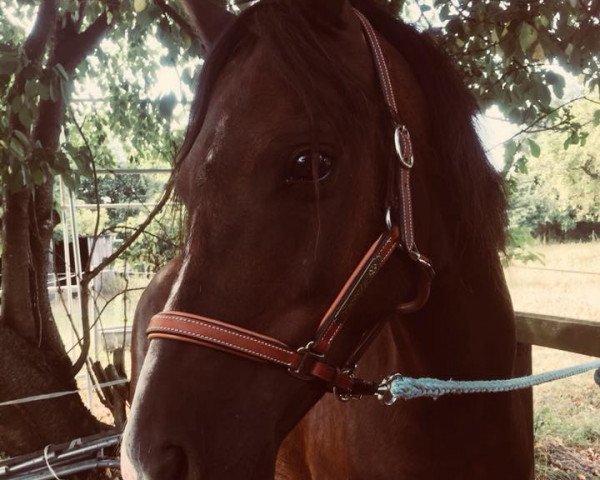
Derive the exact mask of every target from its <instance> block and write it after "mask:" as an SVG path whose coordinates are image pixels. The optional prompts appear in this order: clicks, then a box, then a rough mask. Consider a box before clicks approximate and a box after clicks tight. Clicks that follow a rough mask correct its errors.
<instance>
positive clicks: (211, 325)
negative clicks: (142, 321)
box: [158, 313, 291, 353]
mask: <svg viewBox="0 0 600 480" xmlns="http://www.w3.org/2000/svg"><path fill="white" fill-rule="evenodd" d="M158 317H166V318H171V319H174V320H179V321H181V322H186V323H190V324H194V323H200V324H202V325H204V326H206V327H208V328H212V329H213V330H218V331H220V332H224V333H229V334H232V335H235V336H237V337H240V338H244V339H246V340H250V341H251V342H254V343H258V344H260V345H265V346H267V347H270V348H273V349H275V350H279V351H280V352H283V353H291V350H286V349H285V348H282V347H279V346H277V345H274V344H272V343H269V342H266V341H264V340H259V339H258V338H255V337H251V336H249V335H244V334H241V333H239V332H236V331H235V330H233V329H232V330H229V329H226V328H223V327H217V326H216V325H213V324H212V323H209V322H206V321H203V320H200V319H191V318H186V317H181V316H179V315H172V314H169V313H161V314H159V315H158ZM159 328H162V327H159Z"/></svg>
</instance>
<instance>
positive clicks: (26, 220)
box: [0, 0, 108, 455]
mask: <svg viewBox="0 0 600 480" xmlns="http://www.w3.org/2000/svg"><path fill="white" fill-rule="evenodd" d="M57 12H58V6H57V0H41V2H40V8H39V9H38V14H37V18H36V23H35V25H34V28H33V30H32V32H31V34H30V36H29V37H28V39H27V41H26V42H25V45H24V47H25V51H26V52H27V54H28V59H29V61H31V62H35V63H38V64H39V63H40V61H41V59H43V58H44V54H45V52H47V51H48V50H49V52H50V55H48V58H50V60H49V61H48V64H47V65H46V67H48V68H52V67H53V66H54V65H56V64H58V63H60V64H61V65H62V66H63V67H64V69H65V71H66V72H67V73H68V74H69V75H71V74H72V73H73V72H74V70H75V68H76V67H77V66H78V65H79V63H80V62H81V61H82V60H83V59H85V57H86V56H87V55H88V54H89V53H90V52H91V51H92V50H93V49H94V48H95V47H96V45H97V44H98V42H99V41H100V39H101V38H102V37H103V36H104V34H105V33H106V31H107V29H108V24H107V23H106V15H105V14H102V15H100V17H98V18H97V19H96V21H94V22H93V23H92V24H91V25H90V26H89V27H88V28H87V29H86V30H85V31H83V32H79V28H80V26H81V22H79V23H77V24H76V23H75V22H73V21H72V19H71V18H70V17H69V16H67V17H66V19H65V21H63V22H61V21H57V20H58V18H57V16H58V13H57ZM55 29H56V31H55ZM53 38H54V41H52V39H53ZM49 47H52V48H50V49H49ZM24 83H25V82H24V80H23V79H22V78H19V77H17V78H16V79H15V82H14V94H15V95H18V94H20V93H21V92H22V89H23V87H24ZM19 90H21V91H19ZM67 101H68V99H65V98H63V97H62V95H61V96H60V98H59V99H57V100H56V101H54V102H53V101H51V100H46V101H41V102H40V104H39V108H38V117H37V118H38V120H37V122H36V124H35V128H34V129H33V132H29V131H28V130H27V129H26V128H24V126H23V125H21V124H20V123H19V120H18V118H16V117H15V116H13V117H12V118H11V127H12V128H13V129H14V130H19V131H21V132H23V133H24V134H26V135H27V136H29V137H30V138H31V140H32V143H34V142H36V141H39V142H40V144H41V145H42V147H43V148H45V149H46V150H47V151H48V152H50V153H55V152H56V151H57V148H58V146H59V139H60V133H61V128H62V124H63V122H64V115H65V110H66V102H67ZM53 187H54V180H53V178H51V177H50V178H48V179H47V180H46V181H45V182H44V183H43V184H41V185H38V186H36V187H35V188H34V189H28V188H23V189H21V190H19V191H16V192H9V191H8V190H7V189H5V191H6V193H5V195H4V221H3V231H2V239H3V243H4V251H3V258H2V309H1V311H0V372H2V374H1V375H0V401H10V400H13V399H19V398H23V397H29V396H33V395H40V394H46V393H53V392H60V391H69V390H74V389H76V388H77V386H76V383H75V379H74V372H73V370H72V365H71V362H70V360H69V357H68V356H67V354H66V352H65V348H64V344H63V342H62V340H61V338H60V334H59V332H58V329H57V327H56V324H55V322H54V318H53V315H52V310H51V306H50V299H49V296H48V288H47V279H48V264H49V250H50V242H51V239H52V232H53V229H54V226H55V224H56V218H55V215H54V211H53ZM106 427H107V426H106V425H103V424H101V423H100V422H98V421H97V420H96V418H95V417H94V416H93V415H92V414H91V413H90V412H89V411H88V410H87V408H86V407H85V406H84V405H83V403H82V401H81V398H80V397H79V395H76V394H73V395H67V396H63V397H59V398H56V399H51V400H43V401H34V402H28V403H22V404H17V405H11V406H5V407H0V451H3V452H6V453H8V454H9V455H18V454H22V453H28V452H31V451H35V450H39V449H40V448H43V447H44V446H45V445H47V444H49V443H62V442H65V441H68V440H70V439H73V438H77V437H81V436H86V435H90V434H92V433H95V432H98V431H100V430H102V429H103V428H106Z"/></svg>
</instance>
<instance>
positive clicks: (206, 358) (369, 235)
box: [123, 0, 500, 480]
mask: <svg viewBox="0 0 600 480" xmlns="http://www.w3.org/2000/svg"><path fill="white" fill-rule="evenodd" d="M355 6H358V7H360V8H361V9H367V10H369V11H374V10H373V7H372V6H369V5H368V3H365V2H359V1H353V2H352V3H350V2H349V1H348V0H328V1H327V2H323V1H321V0H263V1H262V2H260V3H259V4H258V5H256V6H253V7H251V8H249V9H247V10H246V11H245V12H244V13H242V14H241V15H239V16H238V17H237V18H232V17H233V16H232V15H231V14H229V13H227V12H225V11H224V10H221V9H219V8H218V7H215V6H214V5H212V4H211V3H210V2H209V1H208V0H198V1H197V2H193V1H192V0H189V1H188V2H187V7H188V11H189V12H190V14H191V16H192V17H193V19H194V20H195V22H196V24H197V26H198V30H199V32H200V33H201V36H202V40H203V42H204V43H205V45H206V46H207V48H208V50H209V54H208V57H207V59H206V63H205V65H204V67H203V71H202V79H201V84H200V89H199V92H198V93H197V96H196V100H195V102H194V105H193V108H192V116H191V121H190V126H189V128H188V133H187V136H186V139H185V141H184V145H183V148H182V151H181V154H180V157H179V164H178V175H177V192H178V194H179V197H180V198H181V200H182V201H183V203H184V204H185V207H186V209H187V213H188V219H189V220H188V235H187V240H186V243H185V250H184V252H183V254H182V260H181V267H180V269H179V271H178V273H177V275H176V280H175V281H174V283H173V287H172V289H171V292H170V295H169V299H168V302H167V305H166V307H165V308H166V309H167V310H172V311H181V312H188V313H191V314H196V315H201V316H203V317H210V318H215V319H219V320H220V321H222V322H225V323H227V324H231V325H235V326H237V327H240V328H244V329H247V330H251V331H255V332H258V333H260V334H263V335H267V336H269V337H273V338H276V339H279V340H281V341H283V342H285V343H286V344H288V345H292V346H295V347H297V348H300V347H302V346H303V345H305V344H306V343H307V340H308V339H310V338H311V337H312V335H313V334H314V332H315V330H316V329H317V328H318V325H319V321H320V320H321V319H322V317H323V316H324V314H325V312H326V311H327V310H328V308H329V307H330V305H331V303H332V301H333V299H334V298H335V297H336V295H337V294H338V292H339V291H340V289H341V288H342V286H343V285H344V283H345V282H346V280H347V279H348V277H349V276H350V275H351V274H352V272H353V271H354V270H355V267H356V265H357V264H358V263H359V262H360V260H361V258H362V257H363V255H364V254H365V252H366V251H367V250H368V248H369V246H370V245H371V244H372V243H373V241H374V240H375V239H376V238H377V237H378V236H379V235H380V234H381V232H382V231H386V229H387V226H386V210H385V205H386V192H387V191H388V181H389V165H390V162H393V161H394V159H395V158H396V157H395V156H396V154H397V153H396V151H395V148H394V119H393V118H391V116H390V112H389V109H388V108H387V105H386V102H385V99H384V95H382V88H381V84H380V80H379V78H378V75H377V67H376V63H375V60H374V57H373V54H372V51H371V49H370V48H369V44H368V42H367V38H366V37H365V34H364V29H363V26H362V25H361V21H360V19H359V16H358V15H357V14H356V12H355V10H354V8H355ZM375 15H379V13H375ZM405 28H408V27H405ZM410 35H413V36H418V35H419V34H417V33H416V32H414V31H412V30H411V33H410ZM382 45H383V53H384V56H385V58H386V60H387V62H388V64H389V70H390V75H391V82H392V83H393V84H394V88H395V91H396V96H397V103H398V111H399V114H400V117H401V120H402V123H403V124H404V125H406V126H407V127H408V129H409V131H410V132H411V134H412V139H413V149H414V155H415V158H416V159H417V162H416V165H415V167H414V177H413V178H414V180H413V193H412V195H413V201H414V204H415V206H416V207H415V208H416V213H417V214H416V219H415V226H414V230H415V235H416V238H417V241H418V243H419V246H420V247H421V248H422V249H423V250H424V251H425V252H427V253H429V254H431V255H432V256H433V260H434V261H435V262H437V261H439V262H440V265H441V266H442V268H443V265H444V261H445V259H446V258H447V257H448V251H449V250H451V249H452V248H453V246H452V245H451V240H449V235H448V234H447V225H448V218H444V208H434V207H435V205H434V203H435V202H434V200H433V199H432V194H431V191H430V190H431V182H429V183H428V182H426V180H425V178H427V177H428V176H429V177H431V178H435V179H437V180H436V181H437V182H438V183H439V185H441V187H440V188H448V186H444V182H447V180H446V179H444V178H443V177H444V170H443V168H440V167H439V166H436V165H435V164H433V163H432V162H427V161H426V160H427V159H428V158H430V157H432V156H433V155H434V152H433V151H434V150H437V149H438V147H439V146H435V145H434V143H435V141H434V140H432V139H431V128H432V127H431V124H430V123H429V122H430V121H429V120H428V118H429V116H430V115H431V112H429V113H427V112H428V111H429V110H431V109H430V107H429V106H428V105H427V99H426V98H425V94H424V93H423V89H422V88H421V87H420V81H419V79H417V78H416V76H415V74H414V73H413V71H412V69H411V68H410V66H409V63H408V61H407V60H406V58H405V57H404V56H403V55H402V54H401V53H400V52H399V51H398V50H397V49H395V48H393V47H392V46H391V45H390V44H389V43H388V42H386V41H384V40H382ZM448 94H450V95H452V94H453V92H452V91H449V92H448ZM469 105H471V104H469ZM469 108H470V107H469ZM467 116H468V115H465V118H466V117H467ZM448 128H453V126H449V127H448ZM450 153H452V152H450ZM452 165H454V164H452ZM447 168H450V167H447ZM486 168H487V167H486ZM469 174H470V172H469V169H468V168H465V170H464V171H463V172H461V175H466V176H468V175H469ZM492 177H493V176H490V177H489V178H491V179H492V180H490V182H491V185H492V186H493V187H497V186H498V185H497V183H494V182H495V181H496V180H495V179H494V178H492ZM498 191H499V189H498ZM499 195H500V194H499ZM436 201H438V203H439V202H441V203H443V202H450V203H451V202H454V201H456V197H452V198H447V199H444V198H442V199H441V200H440V199H437V200H436ZM473 201H477V198H473ZM454 215H456V216H458V215H460V214H457V213H454ZM434 240H435V241H434ZM468 246H469V245H466V244H464V243H463V244H462V245H461V248H466V247H468ZM436 266H437V265H436ZM415 274H416V272H415V267H414V265H413V263H412V262H411V260H410V259H409V258H407V257H406V256H405V255H401V254H394V255H392V256H391V257H390V259H389V261H388V263H387V264H386V265H385V266H384V267H383V268H382V269H381V272H380V273H379V274H378V275H377V277H375V278H374V279H373V281H372V283H371V284H370V286H369V287H368V288H367V289H366V291H365V292H364V294H363V295H362V296H361V297H360V298H359V299H358V300H357V301H356V302H355V304H354V305H353V306H352V309H351V311H350V312H349V314H348V318H347V320H346V322H345V324H344V328H343V329H342V330H341V332H340V334H339V337H338V339H337V340H336V342H335V344H334V345H333V346H332V349H331V351H330V352H328V354H327V360H328V362H329V363H332V364H342V363H343V362H344V360H345V359H347V357H348V356H349V355H350V354H351V353H352V349H353V348H354V347H355V345H356V344H357V342H358V341H359V339H360V338H361V336H362V335H364V333H365V332H366V331H368V330H369V328H370V327H372V326H373V325H376V324H379V323H381V321H382V320H383V319H385V318H387V317H389V316H390V315H393V314H394V313H395V311H396V306H397V305H398V304H400V303H402V302H404V301H406V300H409V299H410V298H412V297H413V296H414V295H415V288H416V281H415ZM326 390H327V385H326V384H325V383H324V382H321V381H306V379H302V378H298V376H294V375H290V374H289V372H288V371H287V370H286V369H284V368H279V367H277V366H273V365H268V364H265V363H260V362H254V361H249V360H248V359H247V358H243V357H242V356H239V355H231V354H229V353H227V352H223V351H219V350H218V349H214V348H199V347H198V346H196V345H191V344H188V343H182V342H177V341H173V340H169V339H165V338H159V339H155V340H152V341H151V343H150V346H149V349H148V352H147V354H146V359H145V361H144V365H143V369H142V372H141V374H140V378H139V382H138V384H137V390H136V394H135V399H134V402H133V406H132V411H131V417H130V419H129V423H128V426H127V431H126V434H125V439H124V447H123V458H124V460H123V463H124V471H125V475H126V478H128V480H129V479H131V480H133V479H134V478H138V479H140V480H141V479H159V478H160V479H164V480H169V479H203V480H204V479H207V480H209V479H212V480H214V479H225V478H227V479H228V480H236V479H239V480H241V479H244V480H247V479H255V480H259V479H268V478H273V475H274V465H275V458H276V455H277V451H278V448H279V446H280V444H281V442H282V440H283V439H284V438H285V436H286V435H287V433H288V432H289V431H290V430H291V429H292V428H293V427H294V425H295V424H296V423H297V422H298V421H299V420H300V419H301V418H302V417H303V416H304V415H305V414H306V413H307V411H308V410H309V409H310V408H311V407H312V406H313V405H314V404H315V403H316V402H317V401H318V400H319V399H320V398H321V396H322V395H323V394H324V393H325V392H326ZM133 470H135V471H137V477H136V474H134V473H133ZM127 472H129V473H127Z"/></svg>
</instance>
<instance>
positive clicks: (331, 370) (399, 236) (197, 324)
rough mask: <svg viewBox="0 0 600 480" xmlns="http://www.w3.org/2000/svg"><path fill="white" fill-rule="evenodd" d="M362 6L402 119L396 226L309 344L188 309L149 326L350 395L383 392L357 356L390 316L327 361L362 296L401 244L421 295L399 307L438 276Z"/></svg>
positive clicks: (393, 175) (406, 139)
mask: <svg viewBox="0 0 600 480" xmlns="http://www.w3.org/2000/svg"><path fill="white" fill-rule="evenodd" d="M354 11H355V13H356V15H357V17H358V19H359V20H360V22H361V25H362V28H363V31H364V34H365V37H366V39H367V42H368V44H369V47H370V50H371V53H372V54H373V58H374V63H375V69H376V71H377V75H378V78H379V83H380V85H381V88H382V91H383V95H384V98H385V102H386V105H387V107H388V109H389V113H390V116H391V118H392V120H393V121H394V125H395V130H394V144H395V149H396V156H395V157H393V158H392V160H391V162H390V166H389V172H388V188H387V195H386V207H387V209H386V223H387V226H388V230H387V231H385V232H384V233H383V234H382V235H381V236H380V237H379V238H378V239H377V240H376V241H375V242H374V243H373V245H372V246H371V247H370V248H369V250H368V251H367V252H366V253H365V255H364V256H363V258H362V260H361V261H360V263H359V264H358V266H357V267H356V268H355V269H354V272H352V275H351V276H350V278H348V280H347V281H346V283H345V284H344V286H343V287H342V289H341V290H340V292H339V293H338V295H337V297H336V298H335V300H334V301H333V303H332V304H331V306H330V307H329V309H328V310H327V312H326V313H325V315H324V316H323V318H322V320H321V322H320V324H319V327H318V328H317V331H316V333H315V336H314V337H313V339H312V340H311V341H310V342H308V343H307V344H306V345H305V346H303V347H301V348H294V347H291V346H290V345H287V344H285V343H283V342H281V341H279V340H277V339H275V338H271V337H268V336H265V335H261V334H259V333H256V332H252V331H250V330H246V329H244V328H241V327H238V326H236V325H231V324H228V323H224V322H220V321H218V320H215V319H212V318H206V317H202V316H198V315H193V314H190V313H184V312H172V311H165V312H160V313H158V314H157V315H155V316H154V317H152V319H151V320H150V324H149V326H148V330H147V334H148V338H149V339H156V338H163V339H170V340H179V341H183V342H188V343H192V344H196V345H201V346H203V347H208V348H213V349H216V350H221V351H224V352H227V353H231V354H234V355H238V356H241V357H245V358H248V359H251V360H254V361H260V362H266V363H270V364H274V365H277V366H280V367H284V368H287V369H288V371H289V372H290V374H292V375H294V376H296V377H298V378H301V379H303V380H313V379H319V380H321V381H323V382H325V384H326V386H328V388H329V390H333V391H334V392H335V393H336V394H337V395H338V397H339V398H341V399H344V400H345V399H349V398H356V397H360V396H362V395H373V394H376V393H377V385H378V384H376V383H374V382H370V381H366V380H362V379H359V378H356V377H354V375H353V372H354V368H355V367H356V362H357V361H358V360H359V359H360V357H361V356H362V354H363V353H364V351H365V350H366V348H367V347H368V346H369V345H370V343H371V342H372V341H373V340H374V338H375V337H376V335H377V334H378V333H379V331H380V329H381V327H382V325H383V323H382V322H378V323H377V324H376V325H374V326H373V327H372V328H371V329H369V330H367V331H366V332H365V334H364V335H363V336H362V338H361V339H360V341H359V343H358V345H357V347H356V348H355V349H354V351H353V353H352V354H351V355H350V357H349V358H348V359H347V361H346V363H345V364H344V365H343V366H336V365H332V364H331V363H329V362H328V361H327V354H328V353H329V351H330V350H331V347H332V345H333V344H334V342H335V339H336V338H337V337H338V335H339V334H340V332H341V331H342V329H343V327H344V325H345V323H346V321H347V319H348V317H349V315H348V313H349V310H350V309H351V308H352V306H353V305H354V303H355V302H356V300H357V299H358V298H359V297H360V295H361V294H362V293H363V292H364V291H365V289H366V288H367V286H368V285H369V283H370V282H371V280H372V279H373V278H374V277H375V276H376V275H377V274H378V273H379V271H380V270H381V268H382V267H383V266H384V265H385V263H386V262H387V260H388V259H389V258H390V256H391V255H392V253H393V252H394V251H395V250H396V249H402V250H404V251H405V252H406V254H407V255H408V257H409V258H410V259H411V260H413V261H414V262H415V263H416V264H417V266H418V267H419V280H418V288H417V295H416V297H415V299H414V300H412V301H410V302H407V303H404V304H401V305H399V306H398V307H397V310H398V312H399V313H401V314H406V313H410V312H414V311H416V310H418V309H419V308H421V307H422V306H423V305H424V304H425V303H426V301H427V299H428V297H429V290H430V286H431V281H432V279H433V275H434V271H433V268H432V267H431V263H430V262H429V260H428V259H427V258H426V257H424V256H423V255H421V254H420V253H419V252H418V250H417V247H416V244H415V239H414V230H413V216H412V204H411V193H410V169H411V167H412V165H413V163H414V157H413V151H412V144H411V141H410V135H409V133H408V129H407V128H406V126H405V125H403V124H401V123H400V122H399V121H398V119H399V118H400V117H399V114H398V109H397V105H396V98H395V95H394V89H393V88H392V83H391V80H390V75H389V71H388V67H387V64H386V61H385V58H384V56H383V52H382V49H381V45H380V43H379V39H378V38H377V35H376V33H375V31H374V30H373V27H372V26H371V24H370V23H369V21H368V20H367V19H366V18H365V17H364V16H363V14H362V13H360V12H359V11H358V10H356V9H355V10H354Z"/></svg>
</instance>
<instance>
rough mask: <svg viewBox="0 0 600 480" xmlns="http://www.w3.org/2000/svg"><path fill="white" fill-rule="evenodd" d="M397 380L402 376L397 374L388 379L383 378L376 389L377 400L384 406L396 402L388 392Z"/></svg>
mask: <svg viewBox="0 0 600 480" xmlns="http://www.w3.org/2000/svg"><path fill="white" fill-rule="evenodd" d="M397 378H402V375H400V374H399V373H395V374H393V375H390V376H389V377H386V378H384V379H383V380H382V381H381V383H380V384H379V387H378V388H377V394H376V396H377V400H379V401H380V402H383V403H385V404H386V405H393V404H394V403H395V402H396V400H398V399H397V398H396V397H394V396H393V395H392V392H391V390H390V389H391V386H392V382H393V381H394V380H395V379H397Z"/></svg>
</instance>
